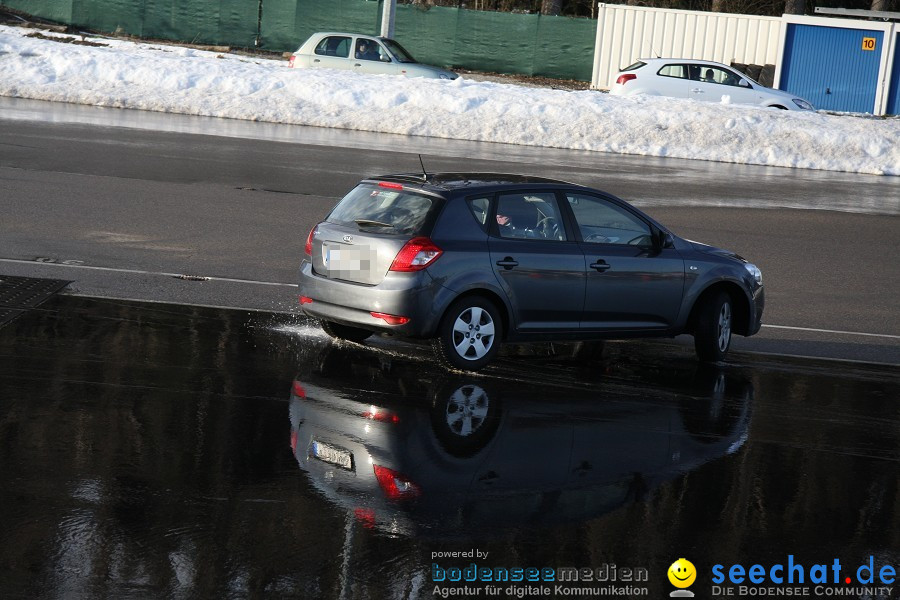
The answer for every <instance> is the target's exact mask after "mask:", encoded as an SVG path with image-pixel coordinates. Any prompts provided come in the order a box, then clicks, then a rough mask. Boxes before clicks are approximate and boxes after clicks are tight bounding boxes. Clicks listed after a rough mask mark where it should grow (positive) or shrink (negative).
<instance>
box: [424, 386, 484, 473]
mask: <svg viewBox="0 0 900 600" xmlns="http://www.w3.org/2000/svg"><path fill="white" fill-rule="evenodd" d="M460 384H461V385H460ZM482 385H484V383H483V382H479V383H474V382H465V383H463V382H461V381H460V380H459V379H458V378H451V379H449V380H448V381H447V382H446V383H444V384H442V385H439V386H437V390H436V391H435V393H434V397H433V400H432V408H431V414H430V417H431V426H432V431H433V432H434V435H435V438H437V440H438V442H439V443H440V445H441V448H443V449H444V450H445V451H446V452H447V453H448V454H450V455H451V456H455V457H457V458H469V457H471V456H474V455H475V454H477V453H479V452H481V451H482V450H483V449H484V448H485V446H487V445H488V444H489V443H490V441H491V440H492V439H493V438H494V434H495V433H496V432H497V427H498V425H499V423H500V413H501V411H500V399H499V397H498V395H499V394H498V393H497V392H496V391H491V392H490V393H488V390H486V389H485V387H487V385H484V387H482ZM492 396H493V398H492Z"/></svg>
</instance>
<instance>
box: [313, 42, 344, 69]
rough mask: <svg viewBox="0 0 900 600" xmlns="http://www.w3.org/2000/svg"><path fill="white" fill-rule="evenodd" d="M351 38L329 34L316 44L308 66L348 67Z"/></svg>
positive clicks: (324, 67)
mask: <svg viewBox="0 0 900 600" xmlns="http://www.w3.org/2000/svg"><path fill="white" fill-rule="evenodd" d="M351 42H352V38H351V37H349V36H345V35H329V36H326V37H324V38H322V40H321V41H320V42H319V43H318V44H316V47H315V49H314V50H313V56H311V57H310V63H309V66H311V67H313V68H320V69H350V68H351V67H352V65H351V62H350V48H351V47H352V43H351Z"/></svg>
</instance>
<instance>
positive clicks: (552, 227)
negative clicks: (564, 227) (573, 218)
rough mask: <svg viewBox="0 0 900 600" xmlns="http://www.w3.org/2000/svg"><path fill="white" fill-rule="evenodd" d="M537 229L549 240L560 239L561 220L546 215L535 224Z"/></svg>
mask: <svg viewBox="0 0 900 600" xmlns="http://www.w3.org/2000/svg"><path fill="white" fill-rule="evenodd" d="M534 229H535V231H537V232H539V233H540V234H541V237H543V238H546V239H548V240H558V239H560V236H559V222H557V220H556V219H554V218H553V217H544V218H543V219H541V220H539V221H538V222H537V225H535V226H534Z"/></svg>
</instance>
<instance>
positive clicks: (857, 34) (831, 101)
mask: <svg viewBox="0 0 900 600" xmlns="http://www.w3.org/2000/svg"><path fill="white" fill-rule="evenodd" d="M883 44H884V32H882V31H871V30H864V29H842V28H838V27H817V26H815V25H797V24H789V25H788V30H787V35H786V36H785V44H784V59H783V61H784V62H783V66H782V73H781V89H783V90H787V91H789V92H792V93H794V94H797V95H799V96H803V97H804V98H806V99H807V100H809V101H810V102H812V103H813V104H814V105H815V106H816V108H824V109H828V110H841V111H848V112H872V111H873V110H874V109H875V91H876V88H877V87H878V67H879V63H880V62H881V52H882V46H883Z"/></svg>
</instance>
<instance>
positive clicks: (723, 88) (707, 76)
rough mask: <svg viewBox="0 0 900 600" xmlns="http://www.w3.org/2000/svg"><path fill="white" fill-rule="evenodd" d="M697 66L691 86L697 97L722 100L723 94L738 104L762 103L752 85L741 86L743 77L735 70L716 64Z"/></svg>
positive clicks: (693, 93)
mask: <svg viewBox="0 0 900 600" xmlns="http://www.w3.org/2000/svg"><path fill="white" fill-rule="evenodd" d="M696 67H698V68H697V69H696V70H695V71H694V73H695V75H696V77H695V79H696V81H695V82H694V86H693V87H692V88H691V93H692V95H693V97H694V98H695V99H697V100H707V101H710V102H721V101H722V97H723V96H728V97H729V98H730V99H731V102H734V103H737V104H759V103H760V101H761V97H760V95H759V94H758V93H757V92H756V91H755V90H754V89H753V88H752V87H750V88H748V87H742V86H740V85H739V83H740V81H741V80H742V79H743V78H742V77H741V76H740V75H738V74H737V73H735V72H734V71H732V70H730V69H724V68H722V67H719V66H716V65H703V64H701V65H696Z"/></svg>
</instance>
